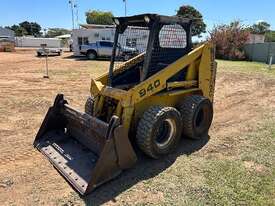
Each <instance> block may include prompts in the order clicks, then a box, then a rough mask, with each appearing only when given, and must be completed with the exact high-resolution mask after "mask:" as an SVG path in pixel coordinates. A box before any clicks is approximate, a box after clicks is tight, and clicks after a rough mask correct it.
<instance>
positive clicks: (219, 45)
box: [210, 21, 249, 60]
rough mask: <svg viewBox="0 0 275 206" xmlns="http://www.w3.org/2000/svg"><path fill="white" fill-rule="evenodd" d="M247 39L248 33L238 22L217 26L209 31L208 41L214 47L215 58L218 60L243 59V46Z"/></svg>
mask: <svg viewBox="0 0 275 206" xmlns="http://www.w3.org/2000/svg"><path fill="white" fill-rule="evenodd" d="M248 38H249V32H248V31H247V28H245V27H244V26H243V25H241V23H240V21H234V22H232V23H230V24H229V25H225V24H222V25H218V26H215V27H214V28H213V30H212V31H210V41H212V42H213V43H214V44H215V45H216V57H217V58H220V59H227V60H243V59H245V53H244V45H245V44H246V42H247V40H248Z"/></svg>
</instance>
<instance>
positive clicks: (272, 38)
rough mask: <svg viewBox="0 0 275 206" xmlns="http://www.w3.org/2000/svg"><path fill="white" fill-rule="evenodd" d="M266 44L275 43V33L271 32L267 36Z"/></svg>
mask: <svg viewBox="0 0 275 206" xmlns="http://www.w3.org/2000/svg"><path fill="white" fill-rule="evenodd" d="M265 41H266V42H275V31H270V32H267V33H266V34H265Z"/></svg>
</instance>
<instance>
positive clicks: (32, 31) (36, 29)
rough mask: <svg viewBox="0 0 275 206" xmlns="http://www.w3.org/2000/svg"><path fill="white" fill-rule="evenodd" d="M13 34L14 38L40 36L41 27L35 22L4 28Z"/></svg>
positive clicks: (25, 22)
mask: <svg viewBox="0 0 275 206" xmlns="http://www.w3.org/2000/svg"><path fill="white" fill-rule="evenodd" d="M6 28H8V29H11V30H13V31H14V32H15V35H16V36H25V35H31V36H41V26H40V25H39V24H38V23H36V22H28V21H24V22H21V23H20V24H19V25H15V24H14V25H13V26H11V27H6Z"/></svg>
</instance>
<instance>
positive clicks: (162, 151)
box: [136, 106, 182, 159]
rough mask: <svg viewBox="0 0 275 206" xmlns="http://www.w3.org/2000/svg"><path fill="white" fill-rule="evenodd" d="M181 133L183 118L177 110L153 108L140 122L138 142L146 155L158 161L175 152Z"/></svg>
mask: <svg viewBox="0 0 275 206" xmlns="http://www.w3.org/2000/svg"><path fill="white" fill-rule="evenodd" d="M181 131H182V126H181V116H180V113H179V112H178V111H177V110H176V109H175V108H173V107H160V106H153V107H151V108H149V109H148V110H147V111H146V112H145V113H144V114H143V117H142V118H141V120H140V121H139V124H138V128H137V135H136V141H137V144H138V146H139V148H140V149H141V150H142V151H143V152H144V153H145V154H147V155H148V156H150V157H152V158H155V159H158V158H160V157H161V156H163V155H167V154H169V153H171V152H173V151H174V149H175V148H176V147H177V145H178V143H179V140H180V137H181Z"/></svg>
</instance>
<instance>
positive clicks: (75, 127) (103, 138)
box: [34, 14, 216, 195]
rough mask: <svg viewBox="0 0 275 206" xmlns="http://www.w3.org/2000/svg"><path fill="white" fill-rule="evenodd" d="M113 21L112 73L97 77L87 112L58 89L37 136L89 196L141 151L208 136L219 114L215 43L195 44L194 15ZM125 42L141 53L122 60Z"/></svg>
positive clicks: (167, 149)
mask: <svg viewBox="0 0 275 206" xmlns="http://www.w3.org/2000/svg"><path fill="white" fill-rule="evenodd" d="M114 23H115V24H116V30H115V34H114V42H113V49H112V57H111V60H110V67H109V72H108V73H106V74H104V75H102V76H100V77H98V78H97V79H95V80H93V79H92V80H91V89H90V92H91V95H90V97H89V98H88V99H87V102H86V104H85V112H80V111H78V110H76V109H74V108H72V107H71V106H70V105H69V104H68V102H67V101H66V100H65V98H64V96H63V95H62V94H58V95H57V96H56V98H55V101H54V104H53V106H52V107H50V108H49V110H48V112H47V114H46V117H45V119H44V121H43V123H42V125H41V128H40V129H39V131H38V134H37V136H36V138H35V141H34V147H36V148H37V149H38V150H39V151H40V152H41V153H43V154H44V155H45V156H46V157H47V158H48V160H49V161H50V162H51V163H52V164H53V166H54V167H55V168H56V169H57V170H58V171H59V172H60V174H61V175H63V176H64V178H65V179H66V180H67V181H68V182H69V183H70V184H71V185H72V186H73V187H74V188H75V189H76V190H77V191H78V192H79V193H80V194H82V195H85V194H87V193H90V192H91V191H92V190H94V189H95V188H96V187H98V186H100V185H101V184H103V183H105V182H107V181H109V180H111V179H113V178H115V177H116V176H118V175H119V174H120V173H121V172H122V171H123V170H125V169H127V168H130V167H132V166H133V165H134V164H135V162H136V160H137V156H136V150H137V149H139V150H141V151H142V152H144V153H145V154H146V155H148V156H149V157H151V158H155V159H157V158H160V157H162V156H164V155H167V154H169V153H171V152H173V151H174V150H175V149H176V147H177V146H178V144H179V141H180V138H181V137H182V136H185V137H189V138H194V139H198V138H201V137H203V136H204V135H206V134H207V133H208V130H209V128H210V125H211V122H212V118H213V106H212V105H213V97H214V88H215V77H216V63H215V54H214V47H213V46H212V44H211V43H205V44H203V45H201V46H199V47H197V48H195V49H193V46H192V41H191V25H192V20H191V19H186V18H181V17H177V16H172V17H169V16H161V15H156V14H144V15H137V16H131V17H118V18H114ZM122 47H128V48H129V49H128V50H127V51H129V52H130V51H131V49H130V48H134V50H135V51H138V53H139V54H137V55H136V56H134V57H132V58H131V59H129V60H128V61H126V62H122V61H121V58H120V57H121V55H123V56H125V55H127V54H125V53H123V54H121V50H122V49H121V48H122ZM124 51H125V50H124ZM129 55H130V56H131V55H132V54H129ZM134 145H136V146H135V147H134ZM133 148H135V149H133Z"/></svg>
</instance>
